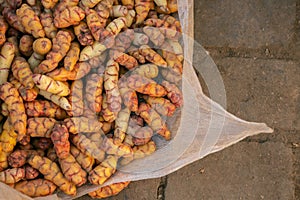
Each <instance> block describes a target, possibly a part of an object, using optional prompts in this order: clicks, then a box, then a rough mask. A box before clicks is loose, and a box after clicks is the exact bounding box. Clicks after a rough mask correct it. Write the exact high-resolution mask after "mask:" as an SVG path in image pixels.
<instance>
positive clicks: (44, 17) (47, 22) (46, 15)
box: [40, 9, 57, 39]
mask: <svg viewBox="0 0 300 200" xmlns="http://www.w3.org/2000/svg"><path fill="white" fill-rule="evenodd" d="M40 19H41V24H42V25H43V27H44V31H45V34H46V36H47V37H48V38H51V39H53V38H55V36H56V34H57V28H56V27H55V26H54V23H53V20H54V19H53V14H52V11H51V10H49V9H44V12H42V13H41V16H40Z"/></svg>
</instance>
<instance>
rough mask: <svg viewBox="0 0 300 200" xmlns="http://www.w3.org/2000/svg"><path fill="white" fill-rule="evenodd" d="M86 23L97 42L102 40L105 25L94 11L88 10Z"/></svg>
mask: <svg viewBox="0 0 300 200" xmlns="http://www.w3.org/2000/svg"><path fill="white" fill-rule="evenodd" d="M86 23H87V25H88V27H89V29H90V31H91V33H92V35H93V37H94V39H95V40H96V41H99V40H100V39H101V33H102V31H103V25H102V24H101V22H100V17H99V15H98V14H97V12H96V11H95V10H93V9H87V11H86Z"/></svg>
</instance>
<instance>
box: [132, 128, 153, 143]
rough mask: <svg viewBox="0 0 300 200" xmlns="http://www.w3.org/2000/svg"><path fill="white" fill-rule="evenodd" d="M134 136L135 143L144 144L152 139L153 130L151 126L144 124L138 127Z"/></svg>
mask: <svg viewBox="0 0 300 200" xmlns="http://www.w3.org/2000/svg"><path fill="white" fill-rule="evenodd" d="M132 136H133V138H132V142H133V143H134V144H135V145H144V144H147V143H148V142H149V141H150V140H151V137H152V136H153V130H152V129H151V128H150V127H147V126H144V127H141V128H140V129H138V130H137V131H136V132H135V133H134V134H133V135H132Z"/></svg>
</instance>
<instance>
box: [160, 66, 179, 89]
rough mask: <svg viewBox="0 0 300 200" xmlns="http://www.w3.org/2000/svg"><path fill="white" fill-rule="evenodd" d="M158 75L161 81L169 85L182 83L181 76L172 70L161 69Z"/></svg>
mask: <svg viewBox="0 0 300 200" xmlns="http://www.w3.org/2000/svg"><path fill="white" fill-rule="evenodd" d="M160 73H161V75H162V77H163V79H164V80H166V81H168V82H170V83H174V84H176V85H180V82H181V81H182V78H181V74H180V73H179V72H176V71H175V70H173V69H172V68H161V69H160Z"/></svg>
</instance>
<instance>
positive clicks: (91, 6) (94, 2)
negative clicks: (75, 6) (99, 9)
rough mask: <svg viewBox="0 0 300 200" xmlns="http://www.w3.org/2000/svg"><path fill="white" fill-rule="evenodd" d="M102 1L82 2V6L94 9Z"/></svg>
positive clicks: (83, 0)
mask: <svg viewBox="0 0 300 200" xmlns="http://www.w3.org/2000/svg"><path fill="white" fill-rule="evenodd" d="M100 1H101V0H81V1H80V4H81V6H83V7H87V8H93V7H95V6H96V5H97V4H98V3H99V2H100Z"/></svg>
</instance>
